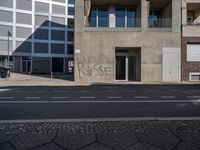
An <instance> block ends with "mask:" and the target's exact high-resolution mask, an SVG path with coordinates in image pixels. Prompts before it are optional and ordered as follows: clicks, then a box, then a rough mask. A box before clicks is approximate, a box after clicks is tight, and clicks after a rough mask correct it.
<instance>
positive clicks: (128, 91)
mask: <svg viewBox="0 0 200 150" xmlns="http://www.w3.org/2000/svg"><path fill="white" fill-rule="evenodd" d="M123 92H136V90H125V91H123Z"/></svg>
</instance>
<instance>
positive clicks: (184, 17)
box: [182, 1, 187, 25]
mask: <svg viewBox="0 0 200 150" xmlns="http://www.w3.org/2000/svg"><path fill="white" fill-rule="evenodd" d="M186 24H187V3H186V2H185V1H182V25H186Z"/></svg>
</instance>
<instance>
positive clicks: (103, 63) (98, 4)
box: [74, 0, 181, 82]
mask: <svg viewBox="0 0 200 150" xmlns="http://www.w3.org/2000/svg"><path fill="white" fill-rule="evenodd" d="M75 9H76V11H75V54H74V55H75V58H74V59H75V62H74V63H75V81H77V82H113V81H116V80H117V81H141V82H160V81H173V82H174V81H181V62H180V61H181V60H180V52H181V51H180V49H181V2H180V0H150V1H149V0H134V1H133V0H109V1H107V0H81V1H80V0H75Z"/></svg>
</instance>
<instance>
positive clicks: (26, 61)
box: [20, 56, 32, 73]
mask: <svg viewBox="0 0 200 150" xmlns="http://www.w3.org/2000/svg"><path fill="white" fill-rule="evenodd" d="M23 57H29V56H22V57H21V67H20V68H21V69H20V71H21V73H30V72H32V58H31V57H30V60H23ZM23 62H25V63H26V71H23ZM28 62H30V71H29V72H27V66H28V65H27V64H28Z"/></svg>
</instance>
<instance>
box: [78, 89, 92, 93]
mask: <svg viewBox="0 0 200 150" xmlns="http://www.w3.org/2000/svg"><path fill="white" fill-rule="evenodd" d="M78 92H80V93H89V92H91V91H90V90H79V91H78Z"/></svg>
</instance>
